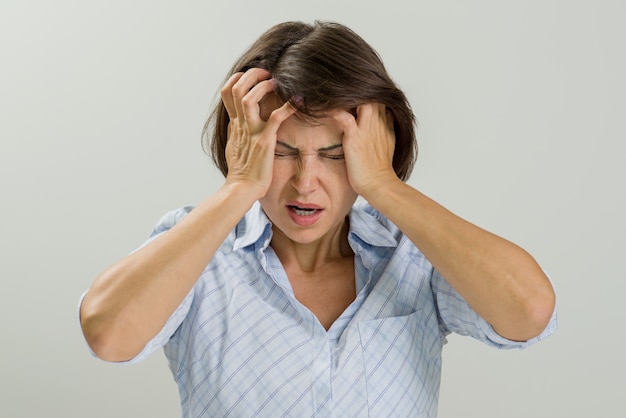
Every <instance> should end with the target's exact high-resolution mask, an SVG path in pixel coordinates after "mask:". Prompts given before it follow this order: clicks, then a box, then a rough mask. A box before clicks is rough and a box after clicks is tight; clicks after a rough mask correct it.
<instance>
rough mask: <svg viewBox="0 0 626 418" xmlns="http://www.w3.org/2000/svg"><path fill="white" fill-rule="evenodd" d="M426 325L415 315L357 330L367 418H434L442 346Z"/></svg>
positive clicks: (364, 325) (369, 323) (425, 320)
mask: <svg viewBox="0 0 626 418" xmlns="http://www.w3.org/2000/svg"><path fill="white" fill-rule="evenodd" d="M432 320H433V318H430V315H427V314H426V315H425V312H424V310H418V311H417V312H414V313H411V314H409V315H406V316H399V317H390V318H382V319H376V320H370V321H364V322H362V323H360V324H359V334H360V339H361V348H362V350H363V359H364V361H365V373H366V385H367V399H368V408H369V415H370V416H373V417H381V416H396V417H413V418H415V417H429V416H434V411H436V408H437V399H438V393H439V381H440V375H441V348H442V345H443V342H442V339H441V337H440V334H439V332H438V327H437V321H436V319H435V320H434V324H433V323H432V322H433V321H432ZM433 327H434V328H433Z"/></svg>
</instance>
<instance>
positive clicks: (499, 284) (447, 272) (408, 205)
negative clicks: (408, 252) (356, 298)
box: [339, 104, 555, 341]
mask: <svg viewBox="0 0 626 418" xmlns="http://www.w3.org/2000/svg"><path fill="white" fill-rule="evenodd" d="M339 117H340V118H341V120H342V121H343V125H344V143H343V146H344V151H345V153H346V164H347V165H348V176H349V178H350V182H351V184H352V186H353V187H354V189H355V191H357V193H359V194H360V195H361V196H363V197H364V198H365V199H366V200H367V201H369V202H370V204H371V205H372V206H374V207H375V208H376V209H377V210H379V211H380V212H381V213H382V214H383V215H385V216H386V217H387V218H389V220H390V221H392V222H393V223H394V224H395V225H397V226H398V228H400V230H401V231H402V232H403V233H404V234H405V235H406V236H407V237H408V238H409V239H410V240H411V241H412V242H413V243H414V244H415V245H416V246H417V247H418V248H419V249H420V250H421V251H422V252H423V253H424V255H425V256H426V257H427V258H428V259H429V260H430V262H431V263H432V264H433V266H434V267H435V268H436V269H437V270H439V272H441V274H442V275H443V276H444V277H445V278H446V280H447V281H448V282H449V283H450V285H451V286H452V287H454V289H455V290H456V291H457V292H459V294H460V295H461V296H463V298H465V300H466V301H467V302H468V303H469V304H470V306H472V308H473V309H474V310H475V311H476V312H477V313H478V314H479V315H480V316H481V317H482V318H484V319H485V320H486V321H487V322H489V323H490V324H491V325H492V326H493V328H494V329H495V330H496V332H498V334H500V335H502V336H503V337H505V338H508V339H510V340H517V341H526V340H529V339H531V338H533V337H535V336H537V335H539V334H540V333H541V332H542V331H543V329H544V328H545V327H546V325H547V324H548V322H549V320H550V318H551V315H552V312H553V310H554V304H555V295H554V291H553V289H552V286H551V284H550V282H549V280H548V278H547V277H546V276H545V274H544V273H543V271H542V270H541V268H540V267H539V266H538V264H537V263H536V262H535V260H534V259H533V258H532V257H531V256H530V255H529V254H528V253H527V252H526V251H524V250H523V249H521V248H520V247H518V246H516V245H515V244H513V243H511V242H509V241H506V240H504V239H502V238H500V237H498V236H496V235H494V234H492V233H490V232H487V231H485V230H483V229H481V228H479V227H477V226H475V225H473V224H471V223H469V222H467V221H465V220H463V219H462V218H460V217H458V216H456V215H455V214H453V213H452V212H450V211H448V210H447V209H445V208H444V207H442V206H441V205H439V204H438V203H436V202H435V201H433V200H432V199H430V198H428V197H427V196H425V195H424V194H422V193H420V192H419V191H418V190H415V189H414V188H413V187H411V186H409V185H407V184H406V183H404V182H402V181H401V180H400V179H399V178H398V177H397V176H396V175H395V172H394V171H393V167H392V165H391V161H392V157H393V150H394V134H393V124H392V123H389V118H390V117H388V116H386V114H385V107H384V106H383V105H378V104H369V105H364V106H361V107H359V109H358V112H357V117H356V119H355V118H354V117H353V116H352V115H350V114H349V113H343V114H341V115H340V116H339ZM361 156H367V157H366V158H361ZM373 156H375V157H373Z"/></svg>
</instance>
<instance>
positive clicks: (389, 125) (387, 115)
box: [385, 107, 395, 132]
mask: <svg viewBox="0 0 626 418" xmlns="http://www.w3.org/2000/svg"><path fill="white" fill-rule="evenodd" d="M385 119H386V121H387V128H388V129H389V130H390V131H391V132H395V128H394V122H395V118H394V117H393V113H391V110H389V108H388V107H385Z"/></svg>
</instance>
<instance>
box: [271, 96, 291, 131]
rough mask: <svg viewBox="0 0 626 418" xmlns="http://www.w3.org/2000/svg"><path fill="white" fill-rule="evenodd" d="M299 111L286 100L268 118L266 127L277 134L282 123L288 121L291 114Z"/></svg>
mask: <svg viewBox="0 0 626 418" xmlns="http://www.w3.org/2000/svg"><path fill="white" fill-rule="evenodd" d="M296 112H297V109H296V108H295V107H293V106H292V105H291V103H289V102H285V103H284V104H283V105H282V106H281V107H279V108H278V109H275V110H274V111H273V112H272V113H271V114H270V117H269V118H268V119H267V124H266V125H265V129H266V130H267V132H269V133H272V134H276V132H278V128H280V125H281V124H282V123H283V122H284V121H286V120H287V119H288V118H289V117H290V116H291V115H293V114H294V113H296Z"/></svg>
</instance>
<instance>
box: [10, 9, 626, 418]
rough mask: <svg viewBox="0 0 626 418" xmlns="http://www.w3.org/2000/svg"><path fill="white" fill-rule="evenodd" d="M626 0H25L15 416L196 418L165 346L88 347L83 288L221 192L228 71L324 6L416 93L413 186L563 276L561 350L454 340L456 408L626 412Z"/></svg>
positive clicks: (16, 190)
mask: <svg viewBox="0 0 626 418" xmlns="http://www.w3.org/2000/svg"><path fill="white" fill-rule="evenodd" d="M624 4H625V3H624V2H623V1H621V0H615V1H602V0H600V1H565V0H563V1H557V0H543V1H538V0H536V1H525V2H522V1H497V0H478V1H471V2H462V1H407V0H401V1H394V0H386V1H377V2H367V1H363V0H355V1H343V2H340V1H337V0H333V1H328V0H318V1H315V2H298V1H295V0H292V1H278V0H268V1H265V2H256V1H254V2H253V1H245V2H212V1H208V0H206V1H176V2H175V1H107V2H104V1H102V2H98V1H90V2H85V1H78V0H76V1H71V0H58V1H54V2H48V1H41V0H40V1H17V0H16V1H11V0H3V1H2V3H1V5H0V59H1V62H0V185H1V189H0V190H1V194H0V196H1V199H2V204H1V206H0V211H1V218H0V219H1V220H2V222H1V226H0V228H1V229H0V250H1V251H0V254H1V265H0V278H1V289H0V307H1V309H2V311H1V312H2V315H1V319H0V321H2V322H1V324H0V325H1V328H0V330H1V332H2V337H1V338H2V344H1V346H0V347H1V348H0V383H1V385H2V391H1V392H0V398H1V399H0V416H2V417H12V418H13V417H39V416H58V417H90V418H97V417H175V416H178V415H179V404H178V393H177V388H176V385H175V383H174V381H173V379H172V376H171V374H170V372H169V370H168V368H167V366H166V362H165V359H164V356H163V354H162V352H159V353H157V354H155V355H154V356H152V357H151V358H150V359H149V360H148V361H146V362H145V363H142V364H139V365H135V366H130V367H124V366H119V365H112V364H107V363H104V362H101V361H99V360H96V359H94V358H92V357H91V356H90V355H89V354H88V351H87V348H86V345H85V343H84V341H83V338H82V334H81V333H80V329H79V325H78V319H77V303H78V297H79V295H80V294H81V293H82V292H83V291H84V290H85V289H86V288H87V287H88V286H89V285H90V283H91V282H92V280H93V279H94V278H95V276H96V275H97V274H98V273H99V272H100V271H101V270H103V269H104V268H105V267H107V266H108V265H109V264H111V263H113V262H114V261H116V260H117V259H119V258H121V257H122V256H124V255H125V254H127V253H128V252H130V251H132V250H133V249H134V248H136V247H137V246H138V245H140V244H141V243H142V241H143V240H144V239H145V238H146V237H147V236H148V234H149V232H150V230H151V229H152V227H153V225H154V224H155V223H156V221H157V220H158V219H159V218H160V217H161V215H163V214H164V213H165V212H166V211H168V210H170V209H173V208H177V207H179V206H182V205H184V204H190V203H198V202H200V201H201V200H202V199H203V198H205V197H206V196H208V195H209V194H211V193H212V192H213V191H215V190H216V189H217V188H218V187H219V186H220V184H221V182H222V177H221V176H220V175H219V174H218V172H217V171H216V170H215V169H213V168H212V167H211V163H210V161H209V159H208V158H207V157H206V156H205V155H204V153H203V151H202V150H201V147H200V132H201V129H202V126H203V124H204V121H205V118H206V117H207V115H208V113H209V109H210V108H211V106H212V104H213V103H214V100H215V97H216V92H217V91H218V89H219V87H220V85H221V82H222V80H223V79H224V76H225V74H226V71H227V70H228V68H229V67H230V66H231V64H232V62H233V61H234V59H235V58H236V57H238V56H239V54H240V53H241V52H243V50H244V48H246V47H247V46H248V45H249V44H250V43H251V42H252V41H253V40H254V39H255V38H256V37H257V36H259V35H260V34H261V33H262V32H263V31H264V30H266V29H267V28H269V27H270V26H272V25H273V24H275V23H278V22H281V21H285V20H304V21H307V22H312V21H313V20H315V19H323V20H334V21H338V22H341V23H344V24H347V25H348V26H350V27H351V28H353V29H354V30H355V31H356V32H357V33H359V34H360V35H362V36H363V37H364V38H365V39H366V40H367V41H368V42H370V43H371V44H372V45H373V46H374V48H376V49H377V50H378V52H379V53H380V55H381V56H382V58H383V60H384V62H385V63H386V65H387V68H388V70H389V72H390V74H391V76H392V77H393V79H394V80H395V81H396V82H397V83H398V85H399V86H400V87H401V88H402V89H404V91H405V92H406V93H407V95H408V96H409V99H410V101H411V102H412V105H413V108H414V111H415V114H416V115H417V118H418V119H419V131H418V135H419V143H420V157H419V159H418V164H417V168H416V170H415V172H414V173H413V176H412V178H411V180H410V183H411V184H412V185H413V186H415V187H416V188H418V189H420V190H422V191H423V192H425V193H426V194H428V195H430V196H431V197H433V198H434V199H435V200H437V201H439V202H440V203H442V204H443V205H445V206H446V207H448V208H449V209H451V210H452V211H454V212H456V213H458V214H459V215H461V216H463V217H465V218H466V219H468V220H470V221H472V222H474V223H477V224H478V225H481V226H482V227H484V228H486V229H488V230H491V231H493V232H496V233H498V234H500V235H502V236H504V237H506V238H508V239H510V240H512V241H514V242H516V243H518V244H520V245H521V246H522V247H524V248H526V249H527V250H528V251H529V252H531V253H532V254H533V255H534V256H535V257H536V258H537V259H538V261H539V262H540V263H541V264H542V266H543V267H544V268H545V269H546V270H547V271H548V272H549V273H550V274H551V276H552V278H553V281H554V284H555V287H556V289H557V293H558V299H559V307H560V315H559V317H560V329H559V331H558V332H557V333H556V334H555V335H554V336H552V337H550V338H549V339H548V340H546V341H544V342H543V343H541V344H538V345H536V346H533V347H531V348H529V349H527V350H523V351H497V350H494V349H491V348H488V347H486V346H484V345H482V344H480V343H478V342H476V341H473V340H471V339H469V338H464V337H458V336H451V337H450V338H449V343H448V345H446V347H445V348H444V353H443V357H444V368H443V376H442V386H441V398H440V414H439V416H440V417H443V418H448V417H476V418H502V417H529V416H531V417H614V416H624V415H623V414H624V410H625V408H624V407H623V406H622V405H623V403H622V400H623V391H624V380H623V376H624V372H625V371H626V370H625V369H626V367H625V366H626V364H625V361H624V354H623V347H624V343H625V342H626V338H625V335H624V329H623V325H624V323H625V321H624V320H625V319H626V315H625V311H626V308H624V306H623V298H624V296H623V295H624V292H625V291H626V285H625V279H626V274H625V272H626V269H625V268H624V258H625V256H624V253H625V250H626V245H625V244H624V235H625V233H626V228H625V222H624V219H623V216H624V214H625V213H626V199H625V197H626V191H625V184H624V183H625V181H624V180H625V179H626V168H625V167H626V164H624V158H625V154H626V147H625V146H624V143H625V142H626V128H625V127H624V126H625V125H624V121H625V116H624V115H625V114H626V102H625V100H626V99H625V97H626V82H625V76H626V58H625V51H626V46H625V45H624V43H625V40H626V27H625V26H624V24H623V23H624V19H625V18H626V7H625V5H624ZM620 398H622V399H620Z"/></svg>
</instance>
